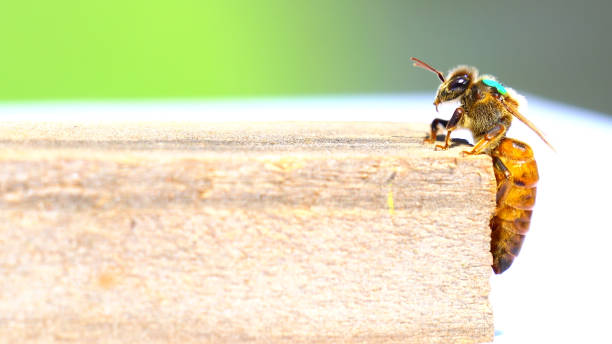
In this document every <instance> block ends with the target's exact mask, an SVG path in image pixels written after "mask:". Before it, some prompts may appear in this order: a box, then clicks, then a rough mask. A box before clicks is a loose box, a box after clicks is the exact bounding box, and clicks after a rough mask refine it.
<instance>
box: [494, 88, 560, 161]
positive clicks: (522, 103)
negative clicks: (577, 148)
mask: <svg viewBox="0 0 612 344" xmlns="http://www.w3.org/2000/svg"><path fill="white" fill-rule="evenodd" d="M506 90H507V91H508V94H509V95H510V97H511V98H512V99H513V100H514V101H515V102H516V103H517V104H518V106H512V105H510V104H508V103H507V102H505V101H502V104H504V107H505V108H506V110H508V112H510V113H511V114H512V115H514V117H516V118H518V119H519V120H520V121H521V122H523V123H525V124H526V125H527V126H528V127H529V128H530V129H531V130H533V131H534V132H535V133H536V134H538V136H539V137H540V138H541V139H542V141H544V142H545V143H546V144H547V145H548V147H550V149H552V150H553V151H555V152H556V150H555V148H554V147H553V146H552V145H551V144H550V142H548V140H546V138H545V137H544V133H542V132H541V131H540V129H538V128H537V127H536V126H535V124H533V123H532V122H531V121H530V120H528V119H527V117H525V116H523V115H522V114H521V112H523V111H526V110H527V99H525V97H523V96H521V95H520V94H518V93H517V92H516V91H515V90H513V89H511V88H506ZM519 110H520V111H519Z"/></svg>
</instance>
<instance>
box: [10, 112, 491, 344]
mask: <svg viewBox="0 0 612 344" xmlns="http://www.w3.org/2000/svg"><path fill="white" fill-rule="evenodd" d="M426 130H427V127H426V126H425V125H422V126H415V125H410V124H403V123H304V122H294V123H291V122H282V123H98V124H96V123H86V122H83V123H1V124H0V272H1V274H2V283H1V285H0V342H1V343H34V342H35V343H46V342H60V343H63V342H66V343H222V342H238V343H240V342H244V343H339V342H342V343H352V342H358V343H370V342H371V343H378V342H381V343H383V342H385V343H386V342H402V343H479V342H487V341H492V340H493V317H492V312H491V308H490V305H489V301H488V294H489V278H490V276H491V267H490V265H491V255H490V253H489V240H490V237H489V236H490V230H489V227H488V224H489V219H490V216H491V213H492V211H493V210H494V207H495V180H494V178H493V172H492V168H491V160H490V158H489V157H488V156H484V155H482V156H475V157H461V155H460V151H461V150H464V149H466V147H454V148H452V149H450V150H448V151H434V150H433V146H432V145H424V144H422V140H423V137H424V135H425V131H426Z"/></svg>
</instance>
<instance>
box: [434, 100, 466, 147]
mask: <svg viewBox="0 0 612 344" xmlns="http://www.w3.org/2000/svg"><path fill="white" fill-rule="evenodd" d="M464 113H465V110H463V108H462V107H458V108H456V109H455V112H453V116H452V117H451V119H450V120H449V121H448V123H446V130H447V132H446V138H445V139H444V146H442V145H436V147H435V148H434V149H435V150H438V149H442V150H446V149H448V147H450V134H451V132H452V131H453V130H455V129H457V125H458V124H459V121H461V118H462V117H463V114H464ZM432 124H433V123H432Z"/></svg>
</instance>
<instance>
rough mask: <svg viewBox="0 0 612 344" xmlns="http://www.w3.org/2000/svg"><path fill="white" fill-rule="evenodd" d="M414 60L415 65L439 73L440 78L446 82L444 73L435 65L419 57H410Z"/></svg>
mask: <svg viewBox="0 0 612 344" xmlns="http://www.w3.org/2000/svg"><path fill="white" fill-rule="evenodd" d="M410 59H411V60H412V61H414V63H413V64H412V65H413V66H415V67H421V68H423V69H427V70H428V71H431V72H434V73H436V74H438V78H440V80H441V81H442V82H444V75H442V73H440V71H439V70H437V69H435V68H434V67H432V66H430V65H428V64H427V63H425V62H423V61H421V60H419V59H417V58H416V57H411V58H410Z"/></svg>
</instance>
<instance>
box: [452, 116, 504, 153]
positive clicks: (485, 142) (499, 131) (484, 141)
mask: <svg viewBox="0 0 612 344" xmlns="http://www.w3.org/2000/svg"><path fill="white" fill-rule="evenodd" d="M506 130H507V128H506V126H505V125H503V124H501V123H500V124H498V125H496V126H495V127H493V129H491V130H489V132H487V133H486V134H485V136H484V137H483V138H481V139H480V141H478V143H476V145H475V146H474V148H472V150H471V151H469V152H468V151H463V152H461V154H462V155H464V156H465V155H475V154H480V153H482V151H483V150H484V149H485V148H487V146H489V145H490V144H491V143H493V142H497V139H499V138H500V137H501V136H502V135H504V134H505V133H506Z"/></svg>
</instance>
